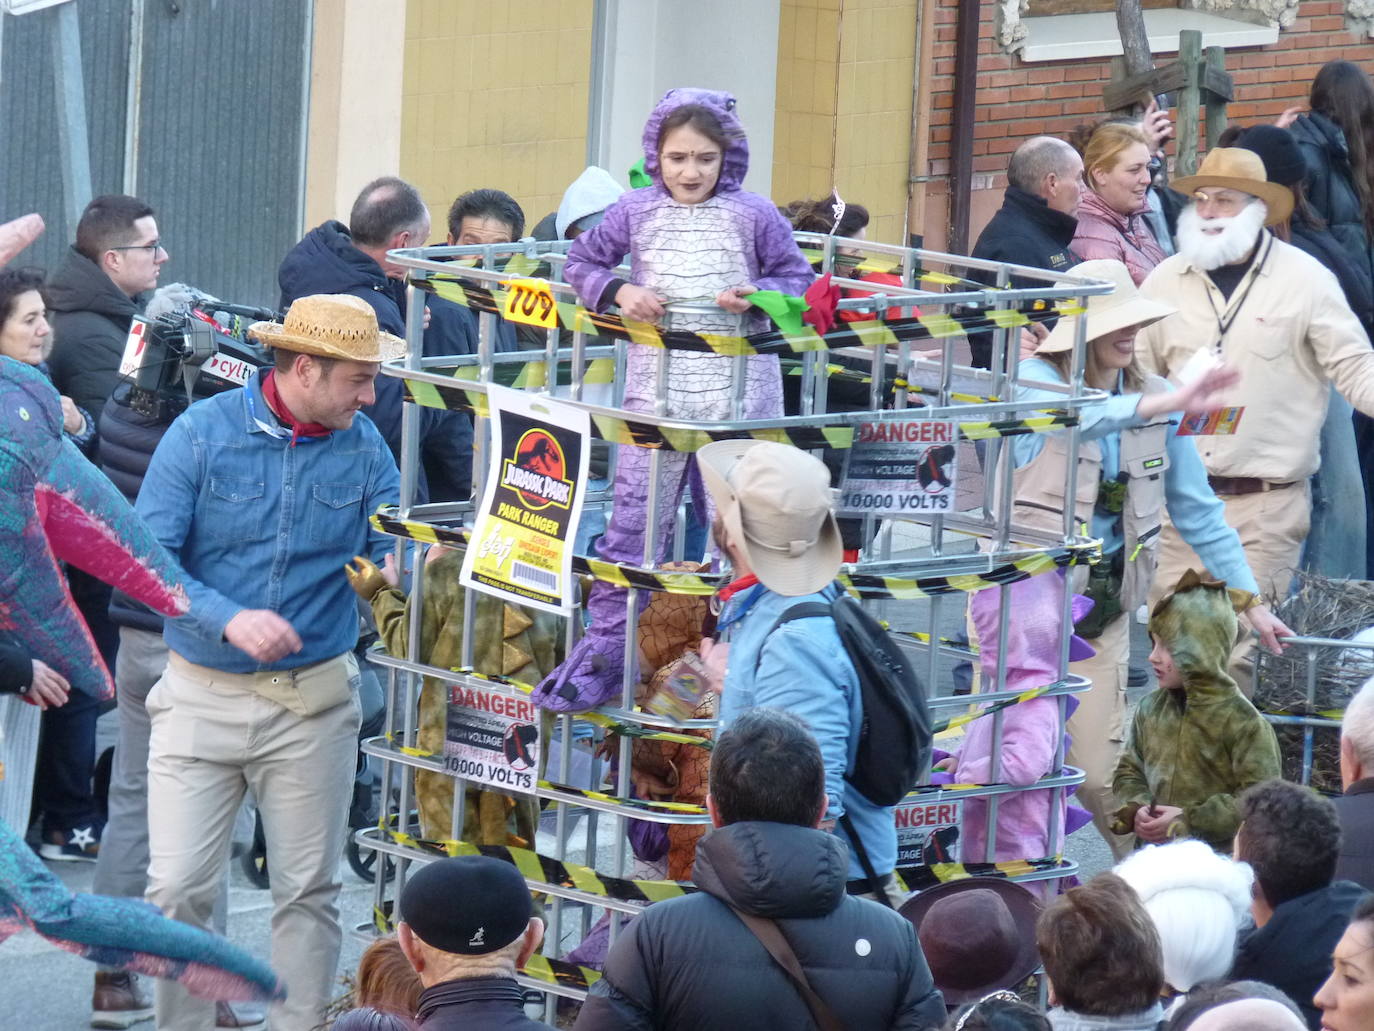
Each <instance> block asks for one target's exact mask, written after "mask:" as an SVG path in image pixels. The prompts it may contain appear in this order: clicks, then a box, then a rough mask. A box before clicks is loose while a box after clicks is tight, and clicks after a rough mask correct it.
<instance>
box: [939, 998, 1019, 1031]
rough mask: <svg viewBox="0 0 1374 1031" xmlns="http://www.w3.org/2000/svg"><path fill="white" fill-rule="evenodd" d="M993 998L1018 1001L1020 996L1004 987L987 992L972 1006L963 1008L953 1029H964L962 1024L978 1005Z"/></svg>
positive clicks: (974, 1011) (1003, 1000) (958, 1030)
mask: <svg viewBox="0 0 1374 1031" xmlns="http://www.w3.org/2000/svg"><path fill="white" fill-rule="evenodd" d="M994 999H996V1000H998V1001H999V1002H1020V1001H1021V996H1019V995H1017V994H1016V993H1015V992H1011V991H1008V990H1007V989H1005V988H999V989H997V991H995V992H988V994H987V995H984V996H983V997H982V998H981V999H979V1000H978V1001H977V1002H975V1003H974V1004H973V1005H972V1006H970V1007H969V1008H968V1009H966V1010H964V1014H963V1016H961V1017H960V1018H959V1021H958V1023H956V1024H955V1025H954V1031H964V1025H965V1024H967V1023H968V1018H969V1017H971V1016H973V1015H974V1014H975V1013H977V1012H978V1007H979V1006H981V1005H983V1003H985V1002H991V1001H993V1000H994Z"/></svg>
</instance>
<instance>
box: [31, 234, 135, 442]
mask: <svg viewBox="0 0 1374 1031" xmlns="http://www.w3.org/2000/svg"><path fill="white" fill-rule="evenodd" d="M44 290H45V292H46V293H47V298H48V304H49V306H50V307H51V308H52V312H53V317H52V331H53V341H54V343H53V352H52V356H51V357H50V358H49V359H48V366H49V368H50V369H51V371H52V381H53V386H55V387H57V392H58V393H59V394H66V395H67V396H68V397H70V398H71V399H72V400H73V401H75V402H76V403H77V404H78V405H80V406H81V407H82V408H84V409H85V410H86V411H88V412H90V413H91V414H92V415H94V416H95V418H96V429H97V431H98V430H99V429H100V418H101V414H100V413H101V411H102V410H103V409H104V407H105V401H106V399H107V398H109V396H110V395H111V394H112V393H114V388H115V384H117V383H118V382H119V359H120V358H121V357H122V356H123V354H124V342H125V341H126V340H127V339H128V338H129V322H130V320H132V319H133V317H134V315H136V314H137V313H138V312H139V311H141V310H142V305H140V304H138V303H136V301H135V300H134V299H133V298H131V297H129V295H128V294H126V293H125V292H124V291H123V290H121V289H119V287H117V286H115V285H114V281H113V280H112V279H110V277H109V276H107V275H105V273H104V272H102V271H101V270H100V267H99V266H98V265H96V263H95V262H93V261H91V259H90V258H88V257H86V256H85V255H84V254H80V253H78V252H77V251H76V249H75V248H68V250H67V254H66V256H65V257H64V258H63V259H62V264H61V265H59V266H57V270H56V271H55V272H53V274H52V275H51V276H49V277H48V282H47V285H46V286H45V287H44Z"/></svg>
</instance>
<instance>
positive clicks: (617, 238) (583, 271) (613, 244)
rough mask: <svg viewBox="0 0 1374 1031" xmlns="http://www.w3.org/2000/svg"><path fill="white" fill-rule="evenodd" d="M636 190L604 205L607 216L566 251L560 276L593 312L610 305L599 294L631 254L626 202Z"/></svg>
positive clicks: (604, 289) (602, 309)
mask: <svg viewBox="0 0 1374 1031" xmlns="http://www.w3.org/2000/svg"><path fill="white" fill-rule="evenodd" d="M638 192H639V191H638V190H631V191H630V192H629V193H627V194H625V195H624V196H622V197H621V198H620V199H619V200H618V201H616V202H615V203H614V204H612V205H611V206H610V207H609V208H607V209H606V217H605V218H603V219H602V220H601V222H600V223H599V224H598V225H596V226H594V227H593V228H592V229H590V230H588V231H587V232H585V233H583V234H582V235H581V236H579V237H578V238H577V239H576V240H574V241H573V245H572V247H571V248H570V249H569V251H568V260H567V263H566V264H564V266H563V278H564V279H566V280H567V281H568V283H569V284H571V285H572V287H573V289H575V290H576V291H577V296H578V297H580V298H581V299H582V303H583V304H585V305H586V306H587V307H588V308H591V309H592V310H593V311H605V310H606V308H607V307H609V306H610V298H606V299H605V301H606V303H604V304H603V303H602V300H603V298H602V296H601V295H602V294H603V293H605V291H606V287H607V286H608V285H609V284H610V282H611V280H613V279H616V278H618V277H617V276H616V274H615V267H616V266H617V265H619V264H620V261H621V259H622V258H624V257H625V255H627V254H629V253H630V215H629V205H630V199H631V198H632V197H634V196H635V194H636V193H638Z"/></svg>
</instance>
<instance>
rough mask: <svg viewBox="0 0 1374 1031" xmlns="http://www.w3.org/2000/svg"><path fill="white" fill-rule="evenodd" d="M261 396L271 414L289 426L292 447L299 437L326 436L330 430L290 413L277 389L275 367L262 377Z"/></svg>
mask: <svg viewBox="0 0 1374 1031" xmlns="http://www.w3.org/2000/svg"><path fill="white" fill-rule="evenodd" d="M262 396H263V397H264V398H265V399H266V400H267V406H268V407H269V408H271V409H272V414H273V415H275V416H276V417H277V418H278V419H280V420H281V421H282V422H284V423H286V425H288V426H290V427H291V446H292V447H295V446H296V441H297V440H299V439H300V438H301V437H327V436H329V434H330V433H331V432H332V431H331V430H330V429H329V427H328V426H321V425H320V424H319V423H317V422H298V421H297V420H296V417H295V416H294V415H292V414H291V409H289V408H287V407H286V402H285V401H283V400H282V399H281V391H279V390H278V389H277V370H276V369H268V370H267V375H266V376H264V377H263V378H262Z"/></svg>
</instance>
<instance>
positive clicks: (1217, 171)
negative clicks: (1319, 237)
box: [1169, 147, 1293, 226]
mask: <svg viewBox="0 0 1374 1031" xmlns="http://www.w3.org/2000/svg"><path fill="white" fill-rule="evenodd" d="M1169 185H1170V186H1171V187H1172V188H1173V189H1175V190H1177V191H1178V192H1179V193H1186V194H1192V193H1193V192H1195V191H1197V190H1202V189H1205V188H1206V187H1208V186H1220V187H1223V188H1224V189H1228V190H1239V191H1240V192H1241V193H1248V194H1250V196H1252V197H1258V198H1259V199H1260V200H1262V201H1264V206H1265V207H1266V208H1268V209H1269V213H1268V214H1267V215H1265V217H1264V224H1265V225H1267V226H1272V225H1277V224H1278V223H1279V222H1282V221H1284V220H1285V219H1286V218H1288V216H1289V215H1291V214H1293V191H1292V190H1290V189H1289V188H1288V187H1287V186H1283V185H1281V184H1280V183H1271V182H1270V181H1269V179H1268V177H1267V176H1266V175H1265V172H1264V161H1263V159H1261V158H1260V156H1259V155H1258V154H1256V153H1255V152H1254V151H1253V150H1246V149H1245V148H1244V147H1217V148H1216V149H1215V150H1209V151H1208V152H1207V156H1206V157H1205V158H1203V159H1202V167H1201V168H1199V169H1198V170H1197V175H1186V176H1184V177H1183V178H1182V179H1175V180H1174V181H1173V182H1172V183H1170V184H1169Z"/></svg>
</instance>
